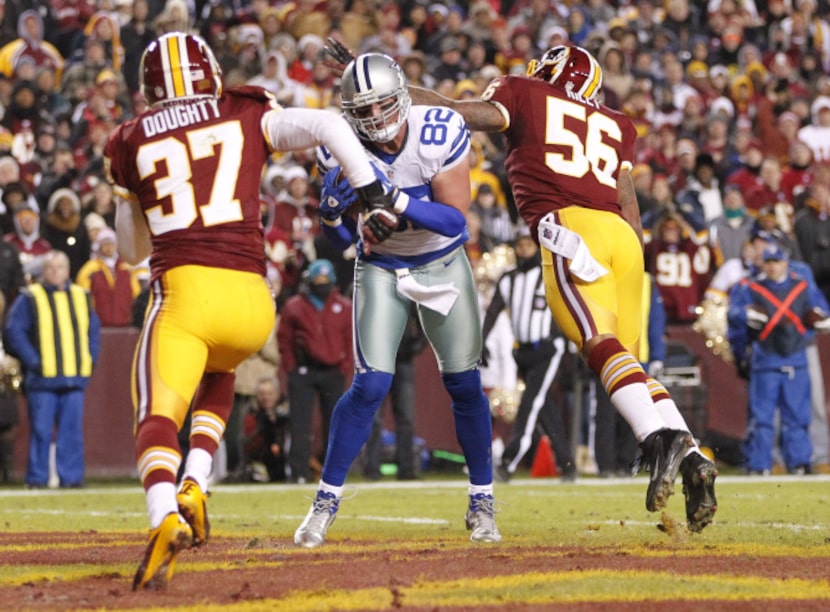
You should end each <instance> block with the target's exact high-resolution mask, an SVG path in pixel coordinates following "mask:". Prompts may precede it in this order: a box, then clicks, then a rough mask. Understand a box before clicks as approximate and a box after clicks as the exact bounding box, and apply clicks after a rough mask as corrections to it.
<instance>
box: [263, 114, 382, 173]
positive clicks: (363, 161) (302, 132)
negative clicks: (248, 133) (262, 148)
mask: <svg viewBox="0 0 830 612" xmlns="http://www.w3.org/2000/svg"><path fill="white" fill-rule="evenodd" d="M262 131H263V133H264V134H265V137H266V139H267V140H268V142H269V143H270V145H271V148H272V149H273V150H275V151H294V150H298V149H309V148H312V147H318V146H320V145H323V146H325V147H326V148H327V149H328V150H329V152H331V154H332V155H333V156H334V157H335V159H337V161H338V163H339V164H340V165H341V166H342V167H343V170H344V171H345V173H346V177H347V178H348V179H349V183H351V185H352V187H364V186H366V185H368V184H369V183H374V182H375V181H376V180H377V177H376V176H375V171H374V170H373V169H372V166H371V164H370V163H369V158H368V157H367V156H366V153H365V151H364V150H363V145H362V144H360V141H359V140H358V139H357V136H355V133H354V132H353V131H352V128H351V126H350V125H349V124H348V122H347V121H346V120H345V119H343V117H341V116H340V115H337V114H335V113H333V112H329V111H320V110H315V109H308V108H284V109H275V110H272V111H269V112H267V113H266V114H265V115H263V117H262Z"/></svg>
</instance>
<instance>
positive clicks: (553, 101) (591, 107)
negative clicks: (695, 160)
mask: <svg viewBox="0 0 830 612" xmlns="http://www.w3.org/2000/svg"><path fill="white" fill-rule="evenodd" d="M482 99H484V100H488V101H490V102H495V103H496V104H497V106H501V107H502V109H503V111H506V113H507V115H508V116H509V119H510V125H509V126H508V128H507V129H506V130H505V131H504V135H505V137H506V139H507V158H506V160H505V168H506V170H507V174H508V177H509V179H510V185H511V187H512V189H513V195H514V196H515V198H516V205H517V207H518V209H519V213H520V214H521V215H522V218H523V219H524V220H525V222H527V224H528V225H529V226H530V227H531V228H532V229H533V231H534V234H535V228H536V225H537V224H538V222H539V220H540V219H541V218H542V217H544V216H545V215H546V214H547V213H549V212H551V211H553V210H558V209H561V208H565V207H567V206H584V207H587V208H595V209H600V210H609V211H614V212H617V213H618V214H619V212H620V207H619V204H618V203H617V177H618V176H619V171H620V169H621V168H627V169H630V168H631V167H632V162H633V156H634V141H635V140H636V131H635V128H634V124H633V123H632V122H631V120H630V119H628V117H626V116H625V115H623V114H621V113H619V112H617V111H614V110H612V109H610V108H608V107H606V106H603V105H601V104H599V103H598V102H596V101H592V100H586V99H585V98H582V97H580V96H577V95H575V94H571V93H570V92H568V91H566V90H564V89H561V88H559V87H554V86H552V85H550V84H549V83H547V82H545V81H542V80H540V79H535V78H528V77H522V76H504V77H499V78H497V79H495V80H494V81H493V82H491V83H490V85H489V87H488V88H487V90H485V92H484V94H483V95H482Z"/></svg>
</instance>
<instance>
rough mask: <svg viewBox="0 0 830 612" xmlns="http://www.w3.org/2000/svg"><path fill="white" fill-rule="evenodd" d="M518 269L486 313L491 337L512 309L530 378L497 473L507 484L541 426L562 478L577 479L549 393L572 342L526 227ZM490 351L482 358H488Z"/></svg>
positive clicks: (520, 365) (502, 282) (522, 366)
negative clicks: (551, 302) (548, 295)
mask: <svg viewBox="0 0 830 612" xmlns="http://www.w3.org/2000/svg"><path fill="white" fill-rule="evenodd" d="M514 251H515V253H516V267H515V268H511V269H510V270H508V271H507V272H505V273H504V274H503V275H502V277H501V278H500V279H499V281H498V283H497V284H496V291H495V293H494V294H493V299H492V301H491V302H490V305H489V306H488V307H487V312H486V313H485V315H484V323H483V327H482V336H483V338H484V341H486V339H487V336H488V335H489V334H490V331H491V330H492V329H493V326H494V325H495V323H496V319H498V316H499V314H500V313H501V312H502V310H507V313H508V315H509V317H510V322H511V326H512V328H513V336H514V337H515V339H516V342H515V344H514V348H513V358H514V359H515V361H516V366H517V370H518V374H519V377H521V379H522V380H524V382H525V391H524V393H523V394H522V399H521V402H520V403H519V409H518V412H517V415H516V420H515V422H514V423H513V429H512V431H511V433H510V439H509V440H508V442H507V446H506V447H505V449H504V453H503V454H502V459H501V464H500V465H498V466H496V470H495V471H496V477H497V478H498V479H499V480H500V481H502V482H507V481H509V480H510V478H511V477H512V476H513V474H514V472H515V471H516V467H517V466H518V465H519V464H520V463H521V461H522V459H523V458H524V456H525V455H526V454H527V452H528V450H530V447H531V445H532V443H533V434H534V431H535V429H536V425H537V424H538V425H540V426H541V430H542V432H543V433H544V434H547V436H548V438H550V441H551V446H552V447H553V452H554V455H555V456H556V464H557V466H558V468H559V472H560V474H561V475H562V479H563V480H569V481H570V480H574V479H575V478H576V466H575V464H574V459H573V453H572V451H571V445H570V441H569V438H568V435H567V434H566V429H565V424H564V421H563V418H562V407H561V406H557V405H556V402H554V400H553V397H552V395H551V393H550V390H551V386H552V384H553V381H554V379H555V378H556V375H557V373H558V371H559V366H560V364H561V363H562V358H563V356H564V355H565V351H566V349H567V344H568V343H567V340H566V339H565V337H564V336H563V335H562V332H561V330H560V329H559V327H558V326H557V325H556V323H555V322H554V320H553V316H552V315H551V313H550V309H549V308H548V305H547V302H546V301H545V283H544V280H543V279H542V260H541V255H540V252H539V246H538V245H537V244H536V242H535V241H534V240H533V238H532V237H531V235H530V230H529V229H528V228H527V227H526V226H522V227H521V228H520V230H519V232H518V236H517V238H516V242H515V245H514ZM487 357H488V355H487V349H486V348H484V349H483V353H482V360H483V361H484V362H486V361H487Z"/></svg>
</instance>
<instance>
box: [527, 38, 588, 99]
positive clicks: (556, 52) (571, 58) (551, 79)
mask: <svg viewBox="0 0 830 612" xmlns="http://www.w3.org/2000/svg"><path fill="white" fill-rule="evenodd" d="M527 76H529V77H533V78H536V79H542V80H543V81H547V82H548V83H550V84H551V85H554V86H556V87H560V88H561V89H567V90H568V91H572V92H573V93H575V94H578V95H580V96H582V97H583V98H586V99H587V100H593V99H594V98H595V97H596V95H597V93H598V92H599V88H600V87H601V86H602V69H601V68H600V67H599V62H597V60H596V59H594V56H593V55H591V54H590V53H589V52H588V51H586V50H585V49H583V48H582V47H577V46H567V45H559V46H556V47H553V48H551V49H548V50H547V51H545V53H544V54H543V55H542V57H541V59H538V60H535V59H534V60H530V63H528V65H527Z"/></svg>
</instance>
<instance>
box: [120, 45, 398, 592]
mask: <svg viewBox="0 0 830 612" xmlns="http://www.w3.org/2000/svg"><path fill="white" fill-rule="evenodd" d="M139 78H140V79H141V91H142V93H143V95H144V98H145V100H146V102H147V104H148V107H149V108H148V110H147V111H145V112H144V113H143V114H141V115H139V116H138V117H136V118H135V119H132V120H130V121H127V122H125V123H124V124H122V125H120V126H119V127H118V128H117V129H116V130H115V131H114V132H113V133H112V134H111V135H110V138H109V140H108V142H107V145H106V148H105V164H106V169H107V173H108V178H109V180H110V181H111V182H112V183H113V185H114V187H115V193H116V195H117V196H118V198H119V201H118V208H117V214H116V229H117V232H118V247H119V251H120V254H121V255H122V257H124V258H125V259H126V260H127V261H128V262H130V263H137V262H139V261H141V260H143V259H144V258H146V257H147V256H150V269H151V300H150V304H149V306H148V309H147V314H146V317H145V323H144V328H143V330H142V332H141V336H140V338H139V341H138V346H137V348H136V354H135V359H134V370H133V398H134V403H135V409H136V459H137V463H138V472H139V476H140V478H141V481H142V484H143V486H144V489H145V492H146V497H147V508H148V512H149V517H150V541H149V544H148V547H147V552H146V554H145V557H144V559H143V561H142V562H141V564H140V565H139V568H138V571H137V572H136V575H135V579H134V582H133V588H134V589H137V588H156V589H157V588H163V587H164V586H165V585H166V584H167V581H168V580H169V579H170V577H171V575H172V573H173V567H174V564H175V560H176V556H177V554H178V553H179V551H180V550H182V549H184V548H186V547H188V546H190V545H195V546H200V545H202V544H204V543H205V541H206V540H207V538H208V535H209V530H210V527H209V522H208V519H207V513H206V499H207V487H208V476H209V474H210V471H211V467H212V463H213V455H214V453H215V451H216V449H217V447H218V445H219V442H220V440H221V439H222V435H223V433H224V430H225V423H226V421H227V418H228V416H229V413H230V410H231V406H232V402H233V383H234V368H235V367H236V366H237V365H238V364H239V363H240V362H241V361H242V360H244V359H246V358H247V357H248V356H249V355H251V354H253V353H254V352H256V351H258V350H259V349H260V348H261V347H262V345H263V344H264V343H265V341H266V340H267V338H268V336H269V334H270V332H271V330H272V328H273V326H274V316H275V307H274V300H273V296H272V294H271V290H270V288H269V286H268V283H267V281H266V280H265V278H264V274H265V247H264V243H263V229H262V226H261V223H260V209H259V184H260V176H261V174H262V169H263V165H264V163H265V161H266V159H267V157H268V156H269V155H270V154H271V153H272V152H274V151H288V150H294V149H307V148H310V147H314V146H318V145H325V146H326V147H327V148H328V149H329V150H330V151H331V152H332V154H333V155H334V156H335V157H336V158H337V159H338V160H339V161H340V164H341V165H342V166H343V168H344V171H345V175H346V177H348V180H349V182H350V183H351V184H352V185H353V186H354V187H355V191H356V192H357V194H358V197H359V199H360V201H361V203H362V204H363V205H364V206H366V207H368V206H369V205H375V206H382V205H383V204H384V203H387V204H388V205H389V206H391V203H389V202H388V200H389V196H387V195H386V194H385V192H384V187H383V186H382V185H381V183H380V182H379V181H378V180H377V178H376V176H375V173H374V170H373V169H372V166H371V165H370V163H369V160H368V158H367V157H366V155H365V154H364V153H363V148H362V147H361V145H360V142H359V141H358V139H357V137H356V136H355V135H354V133H353V132H352V130H351V128H350V126H349V124H348V123H347V122H346V121H345V120H344V119H342V118H340V117H338V116H337V115H336V114H333V113H329V112H324V111H314V110H307V109H282V108H281V107H280V106H278V105H277V104H276V102H275V101H274V99H273V98H272V96H271V95H270V94H268V93H267V92H266V91H265V90H263V89H261V88H259V87H241V88H237V89H228V90H226V91H224V90H223V86H222V80H221V71H220V68H219V65H218V64H217V62H216V59H215V57H214V55H213V52H212V51H211V50H210V48H209V47H208V46H207V45H206V44H205V43H204V41H203V40H202V39H200V38H199V37H197V36H193V35H190V34H184V33H181V32H173V33H169V34H165V35H164V36H162V37H160V38H159V39H158V40H156V41H154V42H152V43H150V45H149V46H148V47H147V49H146V50H145V52H144V55H143V57H142V62H141V67H140V74H139ZM381 238H382V237H381ZM379 240H380V239H379ZM191 403H192V420H191V433H190V451H189V452H188V454H187V458H186V462H185V466H184V472H183V476H182V482H181V483H180V485H179V486H178V489H177V479H176V477H177V473H178V470H179V467H180V464H181V463H182V454H181V449H180V447H179V443H178V440H177V434H178V431H179V429H180V428H181V426H182V424H183V422H184V420H185V417H186V416H187V413H188V409H189V408H190V407H191Z"/></svg>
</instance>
